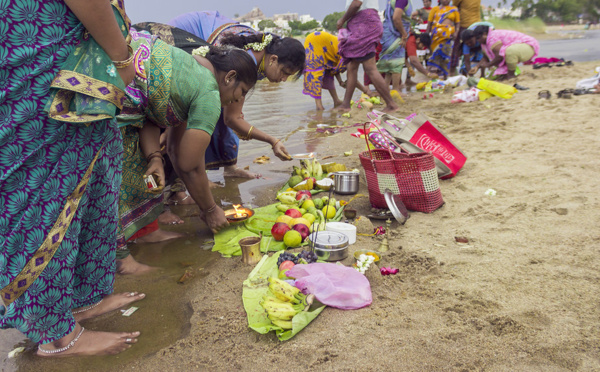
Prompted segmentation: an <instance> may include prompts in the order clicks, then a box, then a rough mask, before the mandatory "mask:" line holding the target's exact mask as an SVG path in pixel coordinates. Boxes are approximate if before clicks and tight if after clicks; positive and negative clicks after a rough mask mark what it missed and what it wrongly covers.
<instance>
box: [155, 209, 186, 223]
mask: <svg viewBox="0 0 600 372" xmlns="http://www.w3.org/2000/svg"><path fill="white" fill-rule="evenodd" d="M183 222H184V221H183V220H182V219H181V218H180V217H179V216H178V215H176V214H175V213H173V212H171V211H170V210H168V209H166V210H165V211H164V212H162V213H161V214H160V216H158V223H159V224H161V225H180V224H182V223H183Z"/></svg>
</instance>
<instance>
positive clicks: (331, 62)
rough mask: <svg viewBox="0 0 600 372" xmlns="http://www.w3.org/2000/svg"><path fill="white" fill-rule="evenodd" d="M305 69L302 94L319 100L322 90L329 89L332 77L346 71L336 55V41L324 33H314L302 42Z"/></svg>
mask: <svg viewBox="0 0 600 372" xmlns="http://www.w3.org/2000/svg"><path fill="white" fill-rule="evenodd" d="M304 49H305V51H306V68H305V69H304V89H303V90H302V93H304V94H306V95H308V96H311V97H312V98H317V99H318V98H321V93H322V90H323V88H325V89H331V88H333V87H334V85H333V77H334V76H335V75H336V74H338V73H340V72H344V71H345V70H346V66H345V65H343V64H342V58H341V56H340V55H339V53H338V39H337V37H335V36H333V35H332V34H330V33H328V32H325V31H316V32H313V33H311V34H309V35H307V36H306V39H305V40H304Z"/></svg>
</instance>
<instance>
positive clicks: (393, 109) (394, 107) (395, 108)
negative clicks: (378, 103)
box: [383, 103, 400, 113]
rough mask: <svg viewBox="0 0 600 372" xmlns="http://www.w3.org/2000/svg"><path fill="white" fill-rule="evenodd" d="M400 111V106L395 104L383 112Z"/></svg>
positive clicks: (386, 107)
mask: <svg viewBox="0 0 600 372" xmlns="http://www.w3.org/2000/svg"><path fill="white" fill-rule="evenodd" d="M398 109H400V106H398V105H397V104H395V103H394V104H393V105H387V106H385V108H384V109H383V112H386V113H392V112H396V111H398Z"/></svg>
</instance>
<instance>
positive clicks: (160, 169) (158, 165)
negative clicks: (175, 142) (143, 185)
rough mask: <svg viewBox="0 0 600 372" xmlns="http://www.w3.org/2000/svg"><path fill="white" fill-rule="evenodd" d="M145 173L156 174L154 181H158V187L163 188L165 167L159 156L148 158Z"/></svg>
mask: <svg viewBox="0 0 600 372" xmlns="http://www.w3.org/2000/svg"><path fill="white" fill-rule="evenodd" d="M145 174H146V175H150V174H154V175H156V178H157V180H156V182H157V183H158V187H159V188H161V189H162V188H164V187H165V185H166V181H165V167H164V165H163V161H162V158H161V157H158V156H155V157H153V158H152V159H150V162H149V163H148V168H146V173H145Z"/></svg>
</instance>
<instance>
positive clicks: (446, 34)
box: [427, 6, 460, 76]
mask: <svg viewBox="0 0 600 372" xmlns="http://www.w3.org/2000/svg"><path fill="white" fill-rule="evenodd" d="M447 20H449V21H452V22H453V25H450V24H447V23H444V21H447ZM429 23H431V47H430V49H431V52H432V53H431V57H430V58H429V60H428V61H427V65H428V66H433V67H436V68H438V69H439V70H440V71H441V72H442V74H443V75H445V76H448V74H449V72H450V62H451V61H450V60H451V58H452V47H453V45H454V44H453V38H454V33H455V31H456V28H455V27H456V25H458V24H459V23H460V15H459V12H458V8H456V7H455V6H444V7H439V6H435V7H433V8H432V9H431V12H430V13H429Z"/></svg>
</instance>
